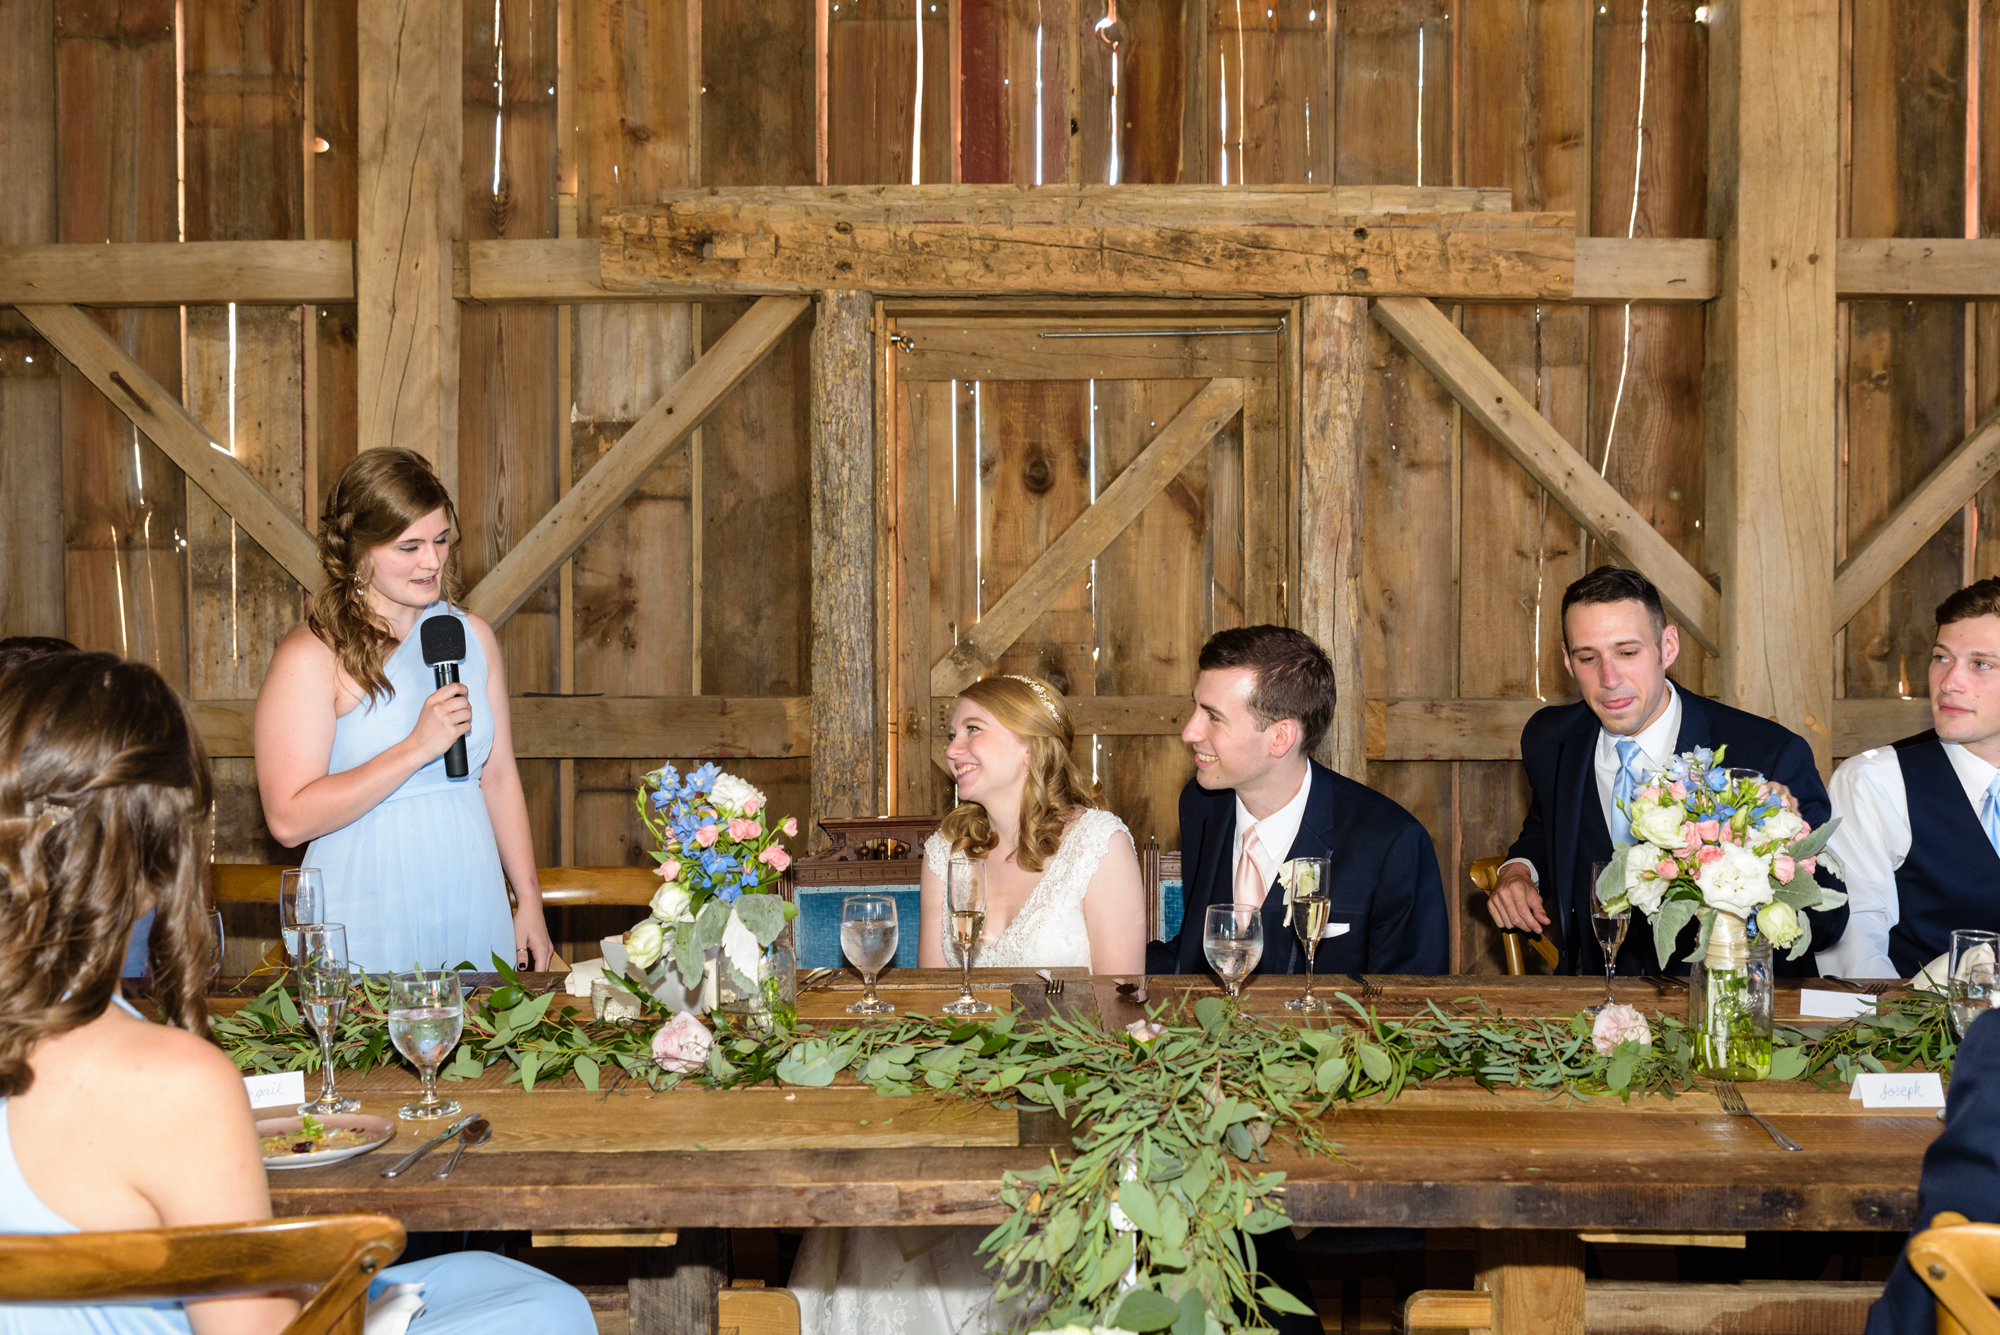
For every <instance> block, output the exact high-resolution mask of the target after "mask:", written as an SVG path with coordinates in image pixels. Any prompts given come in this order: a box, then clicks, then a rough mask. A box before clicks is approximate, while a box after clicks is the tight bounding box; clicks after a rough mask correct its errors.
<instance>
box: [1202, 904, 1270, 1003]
mask: <svg viewBox="0 0 2000 1335" xmlns="http://www.w3.org/2000/svg"><path fill="white" fill-rule="evenodd" d="M1201 949H1202V953H1203V954H1205V955H1207V956H1208V964H1209V967H1210V968H1212V969H1214V970H1215V973H1216V976H1217V977H1218V978H1220V979H1222V986H1223V987H1224V988H1225V989H1226V990H1227V991H1228V993H1229V995H1230V996H1232V997H1241V996H1242V995H1243V980H1244V979H1245V978H1248V977H1249V976H1250V974H1251V972H1252V971H1253V970H1255V969H1256V967H1257V962H1258V961H1259V960H1261V959H1263V958H1264V911H1263V909H1262V908H1260V907H1259V906H1257V905H1255V904H1210V905H1209V906H1208V912H1207V913H1205V914H1204V915H1203V916H1202V923H1201Z"/></svg>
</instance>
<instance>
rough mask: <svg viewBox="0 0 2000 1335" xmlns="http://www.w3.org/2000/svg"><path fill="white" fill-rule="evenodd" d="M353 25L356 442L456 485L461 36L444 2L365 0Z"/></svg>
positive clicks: (457, 19) (452, 8)
mask: <svg viewBox="0 0 2000 1335" xmlns="http://www.w3.org/2000/svg"><path fill="white" fill-rule="evenodd" d="M357 12H358V15H359V23H360V33H359V47H358V51H359V65H360V79H361V89H360V103H359V105H360V129H359V141H360V142H359V148H358V153H359V160H360V161H359V168H360V174H361V185H360V194H359V201H360V213H359V220H358V229H359V230H358V232H357V234H356V240H355V243H354V268H355V282H354V288H355V296H356V300H357V303H358V306H359V309H358V310H357V312H356V336H355V344H356V357H357V360H358V362H359V389H360V402H359V405H358V417H357V421H358V425H359V444H360V447H361V448H362V449H364V450H367V449H374V448H377V447H380V446H386V445H400V446H404V447H406V448H408V449H413V450H415V451H417V452H418V453H419V454H422V455H424V456H425V457H426V458H428V459H429V460H430V461H431V463H432V464H433V465H434V466H435V467H436V468H437V469H438V472H439V474H440V475H441V476H442V477H443V479H444V482H445V485H446V486H447V487H451V488H453V489H456V486H457V481H458V306H457V303H456V302H454V301H453V300H452V291H451V272H452V241H453V238H454V237H455V236H456V235H457V232H458V230H459V224H460V217H461V214H462V212H463V208H464V206H463V202H462V200H461V191H462V183H461V181H460V166H461V164H460V138H461V135H460V131H461V125H460V121H461V118H462V115H463V112H462V109H461V97H460V89H459V85H460V82H461V80H462V79H463V77H464V75H463V71H462V69H461V68H460V63H459V49H460V46H461V43H462V38H461V35H460V29H461V25H462V24H463V22H464V16H463V13H462V11H461V9H460V7H459V6H458V5H456V4H448V3H446V0H369V3H367V4H363V5H360V6H358V10H357Z"/></svg>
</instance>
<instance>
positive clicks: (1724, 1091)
mask: <svg viewBox="0 0 2000 1335" xmlns="http://www.w3.org/2000/svg"><path fill="white" fill-rule="evenodd" d="M1715 1097H1716V1098H1718V1099H1720V1100H1722V1111H1724V1112H1726V1113H1728V1114H1729V1115H1730V1116H1731V1117H1756V1118H1757V1125H1758V1126H1761V1127H1763V1128H1764V1129H1765V1130H1766V1131H1768V1132H1770V1133H1771V1139H1773V1140H1775V1141H1777V1142H1778V1143H1779V1144H1780V1145H1782V1146H1784V1147H1785V1148H1786V1149H1788V1150H1803V1149H1804V1148H1805V1146H1803V1145H1801V1144H1799V1142H1797V1141H1796V1140H1793V1139H1792V1138H1791V1137H1790V1136H1788V1135H1786V1134H1785V1133H1784V1132H1782V1131H1780V1130H1778V1128H1777V1127H1775V1126H1772V1125H1771V1124H1770V1123H1769V1122H1767V1121H1765V1120H1764V1119H1763V1118H1761V1117H1757V1114H1756V1113H1753V1112H1751V1111H1750V1108H1749V1106H1748V1105H1747V1104H1745V1103H1744V1102H1743V1094H1742V1092H1741V1091H1740V1090H1738V1089H1737V1088H1736V1082H1735V1081H1733V1080H1717V1081H1716V1082H1715Z"/></svg>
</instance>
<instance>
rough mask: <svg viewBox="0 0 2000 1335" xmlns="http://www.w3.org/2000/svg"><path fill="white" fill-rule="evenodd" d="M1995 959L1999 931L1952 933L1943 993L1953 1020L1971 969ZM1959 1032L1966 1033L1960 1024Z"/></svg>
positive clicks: (1999, 956) (1997, 960)
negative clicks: (1947, 971) (1948, 972)
mask: <svg viewBox="0 0 2000 1335" xmlns="http://www.w3.org/2000/svg"><path fill="white" fill-rule="evenodd" d="M1996 963H2000V932H1980V931H1974V930H1972V929H1971V928H1960V929H1959V930H1958V931H1956V932H1953V933H1952V934H1951V976H1950V977H1949V978H1948V979H1947V980H1946V983H1945V996H1946V998H1947V999H1948V1000H1949V1001H1950V1002H1951V1010H1952V1019H1953V1022H1954V1023H1956V1022H1957V1019H1958V1002H1959V997H1960V995H1961V994H1962V993H1964V991H1965V989H1966V985H1967V982H1968V980H1969V978H1970V976H1971V973H1972V971H1973V970H1974V969H1976V968H1978V967H1980V966H1981V965H1985V966H1987V967H1989V968H1990V967H1992V966H1993V965H1994V964H1996ZM1976 1009H1977V1008H1975V1011H1976ZM1968 1018H1970V1017H1969V1016H1968ZM1958 1036H1959V1037H1960V1038H1963V1037H1965V1029H1964V1027H1963V1026H1960V1027H1959V1030H1958Z"/></svg>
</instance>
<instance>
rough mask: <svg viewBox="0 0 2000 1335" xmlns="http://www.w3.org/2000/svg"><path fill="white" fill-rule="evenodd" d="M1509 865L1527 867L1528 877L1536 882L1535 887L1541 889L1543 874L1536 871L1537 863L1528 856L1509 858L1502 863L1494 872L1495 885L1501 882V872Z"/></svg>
mask: <svg viewBox="0 0 2000 1335" xmlns="http://www.w3.org/2000/svg"><path fill="white" fill-rule="evenodd" d="M1509 867H1526V868H1527V869H1528V879H1529V880H1531V881H1533V882H1534V883H1535V889H1537V890H1539V889H1541V888H1542V874H1541V873H1540V872H1538V871H1536V870H1535V864H1534V863H1532V862H1530V861H1528V860H1527V859H1526V858H1508V859H1507V860H1506V861H1505V862H1503V863H1501V864H1500V866H1499V867H1498V868H1497V869H1495V871H1494V873H1493V879H1494V884H1495V885H1498V884H1499V882H1500V875H1501V873H1502V872H1505V871H1506V870H1507V869H1508V868H1509Z"/></svg>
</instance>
